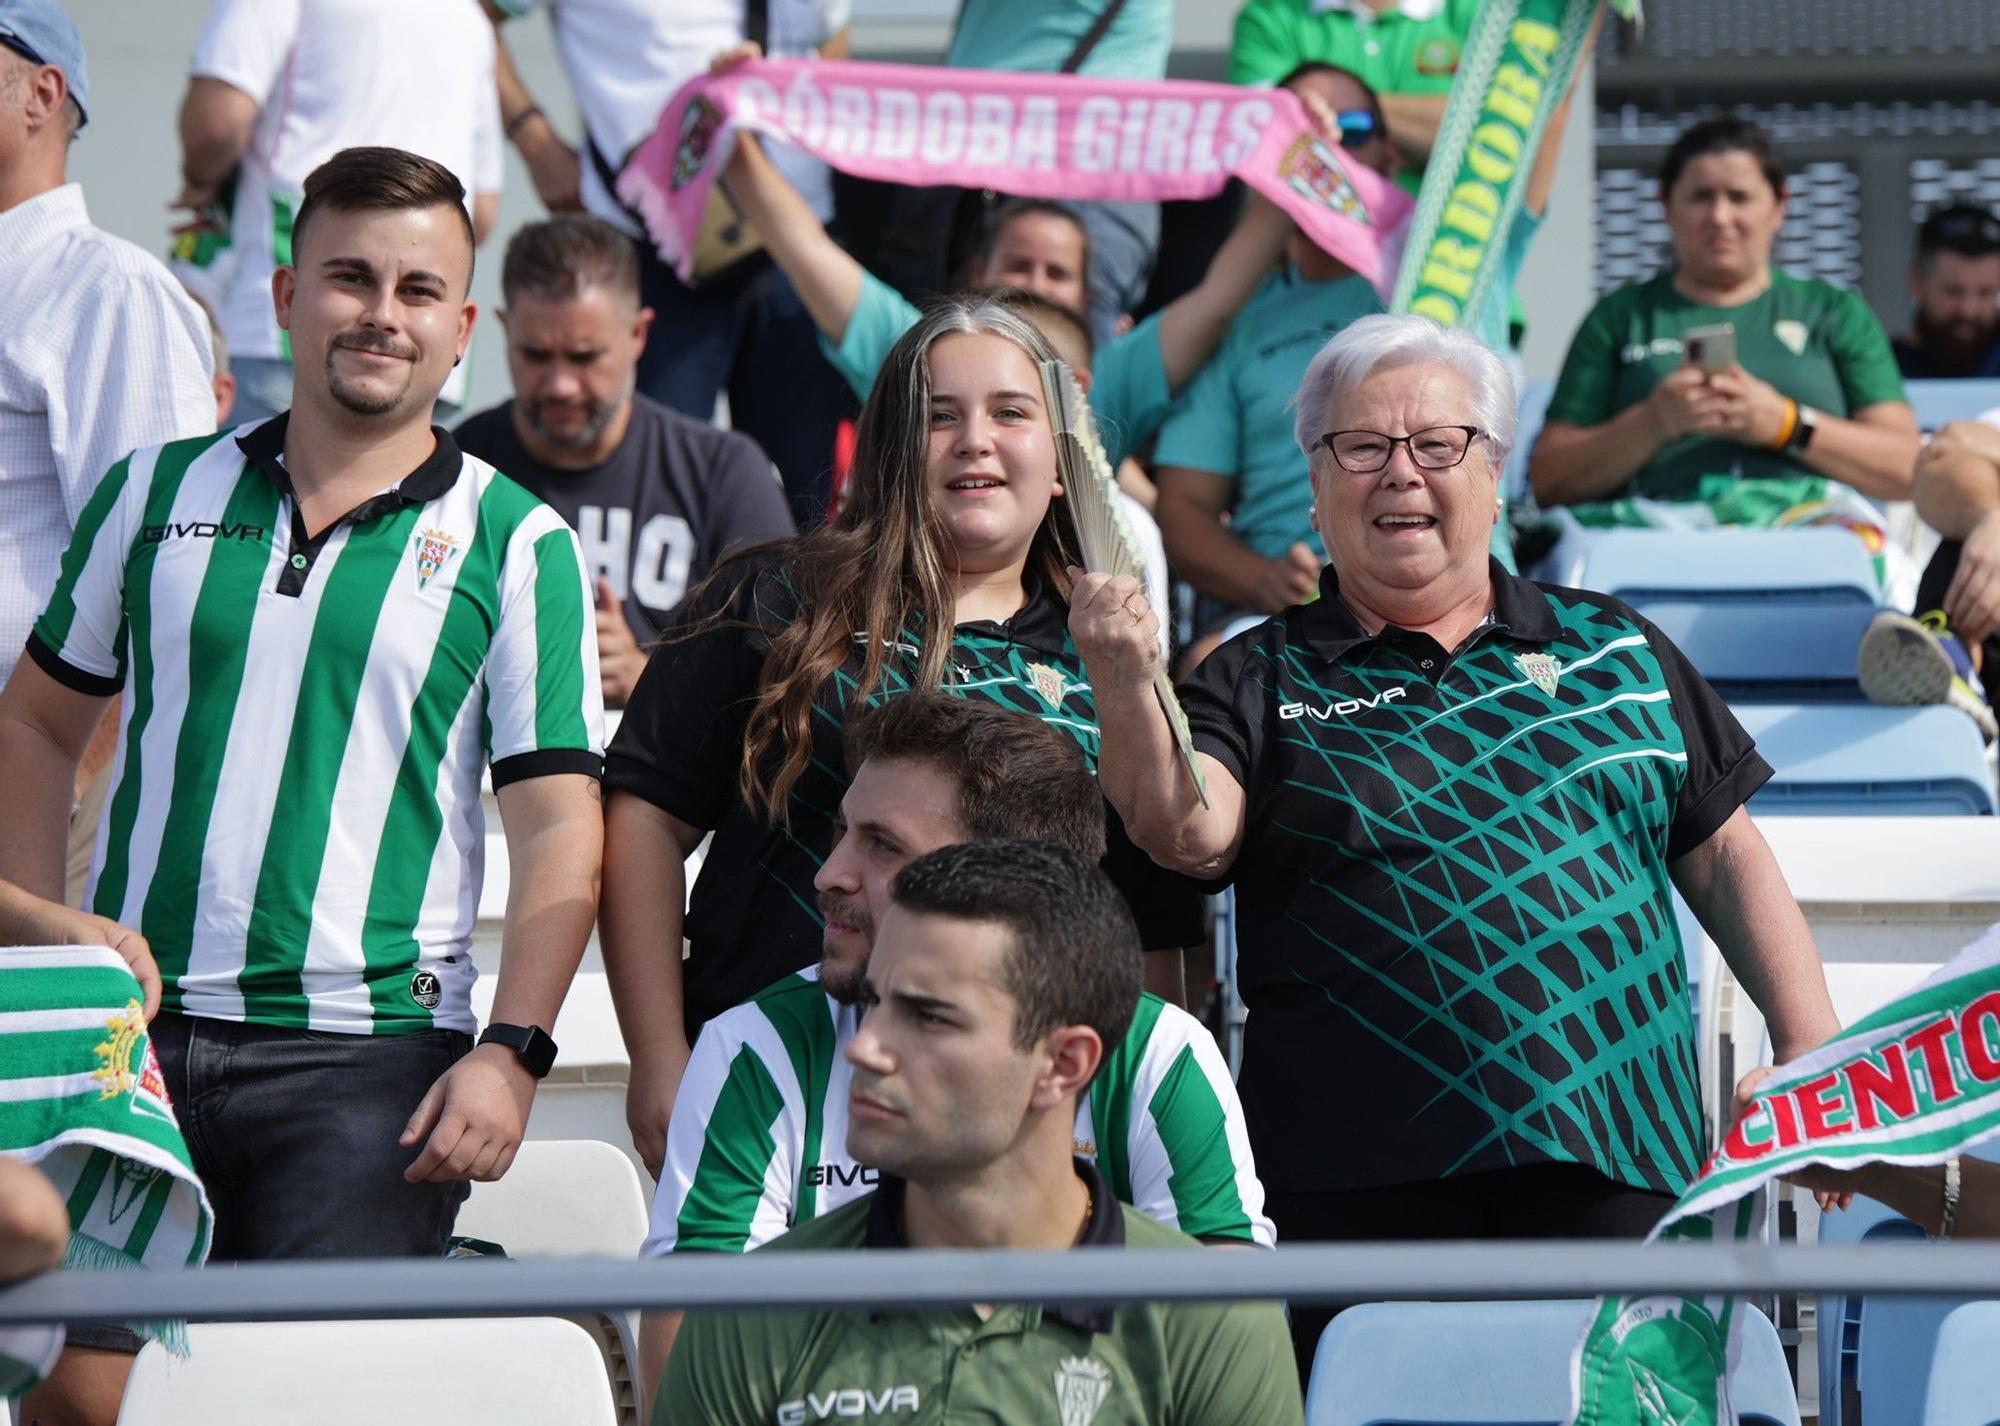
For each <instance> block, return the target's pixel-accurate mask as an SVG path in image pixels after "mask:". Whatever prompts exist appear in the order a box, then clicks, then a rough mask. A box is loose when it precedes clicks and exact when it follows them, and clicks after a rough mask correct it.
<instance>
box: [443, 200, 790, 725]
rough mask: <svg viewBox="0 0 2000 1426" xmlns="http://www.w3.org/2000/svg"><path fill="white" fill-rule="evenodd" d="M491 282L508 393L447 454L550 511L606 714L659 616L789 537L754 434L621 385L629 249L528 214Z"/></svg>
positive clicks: (656, 631) (633, 330)
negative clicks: (719, 564) (727, 569)
mask: <svg viewBox="0 0 2000 1426" xmlns="http://www.w3.org/2000/svg"><path fill="white" fill-rule="evenodd" d="M500 286H501V292H502V296H503V297H504V299H505V301H506V304H507V307H506V310H505V311H504V312H502V313H501V314H500V320H501V322H502V324H503V325H504V326H505V328H506V331H507V366H508V370H509V371H510V372H511V373H512V375H513V379H514V399H513V400H511V401H508V402H505V403H503V404H501V405H499V406H495V407H494V408H492V409H491V410H489V411H482V412H480V413H478V414H477V415H475V416H470V417H467V418H466V420H465V421H464V423H463V424H461V425H460V426H459V428H458V431H457V438H458V444H459V448H460V449H461V450H464V451H468V452H470V453H471V454H473V455H476V456H478V457H479V458H481V459H482V460H486V461H490V462H491V463H492V464H493V465H494V466H496V467H498V468H499V469H500V470H501V471H503V472H504V473H506V474H507V475H510V476H512V477H513V478H514V479H515V480H517V481H519V482H520V483H521V484H522V485H525V486H526V487H527V488H528V489H529V490H531V491H533V492H534V493H535V494H536V495H539V496H540V497H541V498H542V499H543V500H546V501H547V502H548V503H549V504H550V505H552V506H554V507H555V509H556V511H557V512H558V513H559V514H560V515H561V516H562V517H563V518H564V519H565V520H567V521H569V523H570V524H571V525H572V526H573V527H574V528H575V530H576V532H577V535H578V537H579V538H580V539H581V540H582V542H583V553H584V561H585V564H586V565H587V566H588V568H589V569H590V571H591V574H592V576H593V578H594V579H595V581H596V590H597V657H598V664H599V667H600V669H601V670H602V674H603V678H604V702H605V705H606V706H607V707H611V708H622V707H623V706H624V705H625V702H626V700H627V698H629V697H630V695H631V692H632V687H633V685H634V684H635V683H637V682H638V680H639V674H640V671H641V670H642V669H644V668H645V666H646V653H645V650H646V647H647V646H648V645H650V644H652V643H653V642H654V641H655V640H656V639H658V637H659V635H660V631H661V629H662V628H664V627H665V624H666V617H667V612H668V611H669V610H671V609H672V608H673V607H674V606H675V605H676V604H678V603H680V601H681V597H682V596H683V595H684V594H685V593H686V592H687V591H688V589H689V588H691V587H692V586H693V585H695V584H696V583H698V582H699V581H700V580H701V578H702V576H703V575H704V574H706V573H707V572H708V570H709V569H710V567H711V566H713V565H714V563H715V562H716V561H717V560H718V559H719V558H721V556H722V555H723V554H724V553H726V552H727V551H729V550H731V549H734V548H736V547H738V546H741V545H746V544H755V543H757V542H759V541H762V540H769V539H776V538H778V537H780V536H784V535H789V534H792V533H793V525H792V516H791V510H790V507H789V506H788V505H787V504H786V501H785V492H784V488H783V486H782V485H780V484H779V481H778V475H777V472H776V471H775V470H774V469H773V468H772V466H771V462H770V461H769V460H768V459H766V458H765V455H764V453H763V452H762V451H761V450H759V449H758V447H757V443H756V442H755V441H752V440H751V439H750V438H749V437H747V436H743V435H739V434H737V433H736V432H733V431H722V430H717V429H716V428H715V427H713V426H708V425H704V424H703V423H701V422H699V421H693V420H690V419H688V418H687V417H685V416H682V415H680V414H678V413H677V412H674V411H670V410H668V409H667V408H666V407H664V406H661V405H659V404H658V403H657V402H654V401H651V400H649V399H647V398H646V397H644V396H640V395H637V394H636V393H635V391H634V378H635V375H636V373H637V370H638V364H639V353H640V352H641V351H643V350H644V349H645V345H646V332H647V329H648V328H649V327H650V326H651V325H652V321H653V314H652V312H651V311H650V310H648V309H646V308H644V307H642V306H641V305H640V303H639V269H638V262H637V260H636V259H635V258H634V256H633V253H632V245H631V243H630V242H628V241H626V239H625V238H624V237H622V236H621V235H620V234H619V233H618V232H617V231H616V230H614V229H612V228H611V227H610V226H609V225H607V224H604V223H601V222H599V221H597V220H596V219H595V218H586V217H581V216H575V215H570V216H564V217H558V218H552V219H550V220H548V221H546V222H541V223H531V224H529V225H528V226H527V227H525V228H522V229H521V230H520V231H519V232H518V233H516V234H515V235H514V239H513V241H512V242H510V243H508V245H507V258H506V262H505V265H504V266H503V268H502V270H501V276H500Z"/></svg>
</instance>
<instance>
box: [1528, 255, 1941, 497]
mask: <svg viewBox="0 0 2000 1426" xmlns="http://www.w3.org/2000/svg"><path fill="white" fill-rule="evenodd" d="M1720 322H1728V323H1730V324H1731V325H1733V326H1734V327H1735V328H1736V359H1737V360H1738V361H1739V362H1741V363H1742V364H1743V368H1744V369H1745V370H1746V371H1748V372H1749V373H1750V374H1751V375H1752V376H1754V377H1757V378H1758V379H1759V380H1761V381H1766V382H1769V383H1770V384H1771V385H1772V386H1774V387H1776V388H1777V389H1778V390H1779V391H1780V392H1782V393H1783V394H1784V395H1786V396H1789V397H1791V398H1792V399H1794V400H1796V401H1799V402H1801V403H1803V404H1804V405H1807V406H1811V407H1813V408H1814V409H1816V410H1820V411H1824V412H1826V413H1827V414H1829V415H1832V416H1851V415H1853V414H1854V413H1855V412H1857V411H1859V410H1861V409H1862V408H1864V407H1867V406H1873V405H1875V404H1876V403H1878V402H1882V401H1902V400H1904V399H1905V398H1904V395H1903V378H1902V377H1901V376H1900V375H1899V374H1898V373H1897V371H1896V356H1895V353H1894V352H1893V351H1891V350H1890V347H1889V338H1888V336H1887V335H1886V334H1885V333H1884V332H1883V331H1882V324H1881V323H1880V322H1878V321H1876V320H1875V314H1874V313H1873V312H1871V311H1869V310H1868V305H1867V304H1866V303H1865V302H1863V301H1862V300H1861V296H1860V294H1859V293H1856V292H1850V291H1845V290H1843V289H1841V288H1837V287H1830V286H1828V285H1827V284H1826V283H1824V282H1819V281H1815V280H1812V279H1807V278H1798V277H1793V276H1791V275H1789V274H1788V273H1784V272H1779V271H1776V270H1773V272H1772V273H1771V285H1770V286H1769V287H1768V288H1766V289H1765V290H1764V292H1763V293H1761V294H1760V295H1758V296H1757V297H1753V298H1752V299H1751V300H1750V301H1748V302H1745V303H1742V304H1741V305H1739V306H1735V307H1711V306H1708V305H1706V304H1704V303H1700V302H1695V301H1693V300H1691V299H1690V298H1687V297H1683V296H1682V295H1681V294H1680V293H1679V292H1677V291H1675V289H1674V281H1673V273H1672V272H1671V271H1668V272H1663V273H1661V274H1660V275H1659V276H1657V277H1654V278H1651V279H1649V280H1648V281H1645V282H1640V283H1634V284H1631V285H1629V286H1626V287H1621V288H1619V289H1618V290H1617V291H1616V292H1613V293H1611V294H1610V295H1609V296H1607V297H1605V298H1604V299H1603V300H1601V301H1600V302H1599V303H1598V304H1597V305H1596V306H1595V307H1593V308H1592V309H1591V311H1590V315H1589V316H1587V317H1585V318H1584V319H1583V325H1581V326H1580V327H1578V328H1577V329H1576V336H1575V337H1574V338H1573V339H1571V341H1570V346H1569V355H1568V356H1566V357H1564V358H1563V367H1562V375H1561V376H1560V377H1558V378H1557V380H1556V390H1555V395H1554V396H1552V397H1551V398H1550V399H1549V410H1548V418H1547V419H1548V421H1549V423H1550V424H1555V423H1558V422H1560V423H1561V424H1563V425H1568V426H1598V425H1602V424H1603V423H1604V422H1606V421H1608V420H1610V419H1611V418H1612V417H1613V416H1616V415H1617V414H1618V413H1619V412H1621V411H1623V410H1625V409H1626V408H1627V407H1630V406H1635V405H1637V404H1638V403H1639V402H1641V401H1644V400H1645V399H1646V398H1647V397H1648V396H1650V395H1651V394H1652V391H1653V388H1654V387H1655V386H1656V385H1658V384H1659V382H1660V379H1661V378H1662V377H1664V376H1666V375H1668V374H1669V373H1670V372H1672V371H1673V370H1674V369H1675V368H1676V367H1678V366H1680V365H1681V362H1682V355H1681V337H1682V335H1683V334H1684V333H1686V332H1687V331H1688V330H1689V329H1690V328H1692V327H1707V326H1713V325H1715V324H1717V323H1720ZM1811 474H1813V472H1812V471H1811V470H1809V469H1808V468H1806V467H1804V466H1802V465H1800V464H1799V463H1798V462H1796V461H1794V460H1792V459H1791V458H1790V457H1788V456H1786V455H1784V454H1783V453H1781V452H1778V451H1770V450H1763V449H1759V448H1757V447H1754V446H1744V445H1739V444H1737V443H1736V442H1734V441H1729V440H1723V439H1720V438H1717V437H1713V436H1696V437H1686V438H1683V439H1681V440H1678V441H1673V442H1670V443H1669V444H1667V445H1664V446H1662V447H1660V449H1659V450H1658V451H1657V452H1656V453H1655V454H1654V456H1653V458H1652V460H1650V461H1648V462H1647V463H1646V464H1645V466H1643V467H1642V468H1641V469H1640V470H1639V472H1638V473H1637V474H1636V475H1635V476H1633V478H1632V481H1631V483H1630V485H1629V486H1628V487H1627V488H1626V489H1624V490H1620V491H1617V492H1615V493H1614V498H1615V496H1617V495H1641V496H1645V497H1647V498H1648V499H1653V500H1691V499H1695V498H1697V496H1698V495H1699V494H1700V493H1701V487H1702V481H1703V477H1706V476H1727V477H1732V478H1743V477H1749V478H1753V479H1761V478H1769V477H1772V476H1800V475H1811ZM1712 484H1713V483H1712V482H1711V486H1712Z"/></svg>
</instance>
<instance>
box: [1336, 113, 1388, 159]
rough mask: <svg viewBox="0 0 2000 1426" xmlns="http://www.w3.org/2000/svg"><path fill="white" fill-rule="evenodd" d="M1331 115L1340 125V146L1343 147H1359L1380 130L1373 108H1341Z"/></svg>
mask: <svg viewBox="0 0 2000 1426" xmlns="http://www.w3.org/2000/svg"><path fill="white" fill-rule="evenodd" d="M1333 117H1334V121H1335V122H1336V123H1338V124H1339V125H1340V146H1341V147H1342V148H1344V149H1358V148H1361V147H1363V146H1365V145H1366V144H1367V143H1368V141H1369V140H1371V139H1373V138H1374V137H1375V135H1376V134H1378V133H1379V132H1381V124H1380V123H1379V122H1378V121H1377V120H1376V118H1375V114H1374V111H1373V110H1369V109H1342V110H1341V111H1340V112H1339V113H1337V114H1335V115H1334V116H1333Z"/></svg>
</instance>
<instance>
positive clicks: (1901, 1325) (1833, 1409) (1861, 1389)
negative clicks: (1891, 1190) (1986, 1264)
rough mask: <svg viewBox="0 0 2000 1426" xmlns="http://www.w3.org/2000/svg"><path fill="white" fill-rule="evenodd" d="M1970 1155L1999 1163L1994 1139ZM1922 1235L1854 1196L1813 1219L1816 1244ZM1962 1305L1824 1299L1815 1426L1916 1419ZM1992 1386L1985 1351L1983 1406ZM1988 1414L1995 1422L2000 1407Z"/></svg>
mask: <svg viewBox="0 0 2000 1426" xmlns="http://www.w3.org/2000/svg"><path fill="white" fill-rule="evenodd" d="M1971 1152H1972V1153H1973V1154H1974V1155H1976V1156H1977V1157H1979V1158H1982V1159H1985V1160H1988V1161H1989V1162H1993V1161H2000V1140H1993V1139H1989V1140H1987V1141H1986V1143H1984V1144H1982V1145H1980V1146H1979V1147H1977V1148H1975V1149H1973V1150H1972V1151H1971ZM1925 1237H1926V1235H1925V1233H1924V1230H1923V1229H1922V1228H1919V1227H1918V1226H1917V1225H1916V1224H1914V1223H1912V1222H1911V1221H1910V1220H1909V1219H1907V1218H1905V1217H1903V1216H1902V1215H1901V1214H1899V1213H1897V1212H1896V1211H1895V1210H1894V1209H1892V1208H1889V1207H1887V1206H1886V1205H1884V1204H1881V1203H1877V1202H1876V1201H1875V1200H1874V1199H1872V1198H1862V1197H1857V1198H1856V1199H1855V1200H1854V1206H1853V1207H1851V1208H1849V1209H1847V1210H1846V1211H1845V1212H1843V1213H1827V1214H1822V1215H1821V1217H1820V1220H1819V1241H1820V1242H1822V1243H1836V1244H1839V1243H1889V1242H1922V1241H1924V1239H1925ZM1940 1250H1941V1251H1949V1249H1948V1248H1943V1247H1941V1248H1940ZM1964 1305H1965V1300H1964V1299H1963V1298H1955V1297H1883V1298H1866V1297H1852V1296H1849V1295H1848V1294H1847V1293H1843V1292H1833V1293H1823V1294H1822V1295H1821V1296H1820V1298H1819V1307H1818V1313H1817V1318H1816V1320H1817V1322H1818V1332H1819V1420H1820V1426H1856V1422H1857V1420H1865V1421H1867V1422H1870V1423H1874V1422H1882V1421H1892V1422H1903V1421H1910V1422H1914V1421H1916V1420H1918V1419H1919V1416H1920V1412H1921V1407H1922V1404H1923V1401H1924V1391H1925V1386H1926V1384H1927V1382H1928V1380H1929V1376H1930V1369H1931V1357H1932V1355H1933V1351H1934V1348H1935V1344H1936V1343H1937V1341H1938V1333H1939V1329H1940V1327H1941V1326H1942V1325H1943V1323H1944V1321H1945V1319H1946V1318H1947V1317H1948V1316H1949V1315H1950V1314H1951V1313H1952V1312H1953V1311H1954V1310H1956V1309H1959V1308H1961V1307H1963V1306H1964ZM1993 1380H1994V1374H1993V1366H1992V1350H1991V1348H1990V1347H1989V1349H1988V1351H1987V1354H1986V1360H1985V1363H1984V1381H1985V1383H1986V1391H1985V1399H1986V1402H1987V1404H1988V1405H1989V1406H1991V1405H1995V1403H1996V1402H2000V1393H1996V1392H1995V1391H1994V1390H1993V1385H1992V1383H1993ZM1860 1413H1866V1414H1865V1417H1864V1416H1861V1415H1860ZM1994 1415H1995V1416H1996V1417H2000V1409H1996V1410H1995V1412H1994ZM1980 1419H1981V1421H1982V1422H1984V1421H1985V1420H1986V1419H1988V1418H1984V1417H1982V1418H1980Z"/></svg>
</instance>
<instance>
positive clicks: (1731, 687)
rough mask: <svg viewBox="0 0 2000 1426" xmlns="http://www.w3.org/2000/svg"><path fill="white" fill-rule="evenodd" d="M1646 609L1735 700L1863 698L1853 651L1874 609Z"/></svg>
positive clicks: (1694, 605)
mask: <svg viewBox="0 0 2000 1426" xmlns="http://www.w3.org/2000/svg"><path fill="white" fill-rule="evenodd" d="M1640 612H1641V613H1643V614H1644V615H1645V616H1646V617H1647V618H1648V619H1651V620H1652V621H1653V622H1654V623H1655V624H1657V625H1659V626H1660V631H1661V632H1662V633H1664V634H1665V635H1666V636H1667V637H1668V638H1669V639H1672V640H1673V641H1674V645H1675V647H1677V648H1679V649H1680V651H1681V652H1682V653H1684V654H1686V655H1687V656H1688V661H1689V662H1690V663H1692V664H1693V665H1694V666H1695V667H1696V668H1697V669H1699V670H1701V676H1702V677H1703V678H1705V679H1707V680H1708V681H1709V683H1710V684H1711V685H1713V687H1714V688H1715V691H1716V692H1717V693H1719V694H1721V695H1722V696H1723V698H1724V699H1726V700H1727V701H1729V702H1731V703H1859V702H1861V701H1862V693H1861V680H1860V675H1859V673H1858V672H1857V669H1856V664H1855V651H1856V650H1857V649H1859V648H1860V646H1861V635H1862V633H1863V632H1864V631H1865V630H1866V629H1867V628H1868V621H1869V620H1870V619H1873V618H1874V617H1875V614H1876V612H1877V611H1876V609H1875V608H1874V606H1873V605H1868V604H1856V603H1849V602H1846V601H1844V600H1836V601H1827V602H1820V601H1814V602H1809V603H1799V604H1788V605H1785V606H1783V607H1782V608H1781V609H1780V608H1776V607H1773V605H1772V604H1771V603H1769V602H1767V601H1766V600H1764V599H1761V598H1753V599H1748V600H1744V601H1739V602H1730V601H1727V600H1723V599H1719V598H1708V597H1701V596H1697V597H1692V598H1674V599H1658V600H1651V601H1647V602H1645V603H1644V604H1643V605H1641V606H1640Z"/></svg>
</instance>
